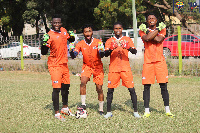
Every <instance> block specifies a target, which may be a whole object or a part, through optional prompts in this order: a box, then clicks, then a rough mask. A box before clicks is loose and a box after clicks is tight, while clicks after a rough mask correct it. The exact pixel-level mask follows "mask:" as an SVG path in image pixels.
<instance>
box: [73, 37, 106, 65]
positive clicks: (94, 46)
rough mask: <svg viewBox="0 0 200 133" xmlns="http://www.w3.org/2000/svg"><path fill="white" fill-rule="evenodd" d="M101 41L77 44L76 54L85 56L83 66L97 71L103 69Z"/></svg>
mask: <svg viewBox="0 0 200 133" xmlns="http://www.w3.org/2000/svg"><path fill="white" fill-rule="evenodd" d="M99 42H101V40H99V39H96V38H92V42H91V43H90V44H88V43H86V41H85V40H82V41H80V42H79V43H77V44H76V47H75V50H74V51H76V52H78V53H79V52H80V51H81V52H82V54H83V65H87V66H89V67H91V68H95V69H103V64H102V62H101V57H100V55H99V50H98V44H99Z"/></svg>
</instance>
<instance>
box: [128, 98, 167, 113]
mask: <svg viewBox="0 0 200 133" xmlns="http://www.w3.org/2000/svg"><path fill="white" fill-rule="evenodd" d="M125 104H126V105H127V106H130V107H131V108H133V103H132V100H131V99H129V100H126V101H125ZM137 104H138V112H139V113H144V109H145V108H144V102H143V101H137ZM149 108H150V111H154V112H158V113H161V114H163V113H164V111H158V110H157V109H155V108H153V107H149ZM130 113H131V114H132V113H133V112H131V111H130Z"/></svg>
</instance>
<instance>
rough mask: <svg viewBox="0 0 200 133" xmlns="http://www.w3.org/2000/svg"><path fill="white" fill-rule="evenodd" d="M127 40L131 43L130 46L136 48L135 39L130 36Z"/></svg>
mask: <svg viewBox="0 0 200 133" xmlns="http://www.w3.org/2000/svg"><path fill="white" fill-rule="evenodd" d="M127 40H128V42H129V43H128V44H129V46H130V47H131V48H133V49H135V46H134V43H133V40H132V39H131V38H130V37H128V38H127Z"/></svg>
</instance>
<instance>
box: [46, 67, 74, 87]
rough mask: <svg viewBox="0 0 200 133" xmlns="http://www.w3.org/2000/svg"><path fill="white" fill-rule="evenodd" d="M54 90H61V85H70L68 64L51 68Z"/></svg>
mask: <svg viewBox="0 0 200 133" xmlns="http://www.w3.org/2000/svg"><path fill="white" fill-rule="evenodd" d="M48 68H49V72H50V75H51V80H52V86H53V88H61V83H64V84H70V78H69V69H68V65H67V64H63V65H60V66H49V67H48Z"/></svg>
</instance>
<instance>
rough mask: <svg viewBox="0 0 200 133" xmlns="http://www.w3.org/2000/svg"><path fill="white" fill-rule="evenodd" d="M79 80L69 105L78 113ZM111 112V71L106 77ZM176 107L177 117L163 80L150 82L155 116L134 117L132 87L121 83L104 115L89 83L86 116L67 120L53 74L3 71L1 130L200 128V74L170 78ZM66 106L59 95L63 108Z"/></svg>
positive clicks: (139, 90)
mask: <svg viewBox="0 0 200 133" xmlns="http://www.w3.org/2000/svg"><path fill="white" fill-rule="evenodd" d="M134 82H135V88H136V93H137V96H138V108H139V110H138V111H139V114H141V115H142V114H143V113H144V107H143V99H142V95H143V86H142V85H141V82H142V81H141V76H134ZM79 84H80V79H79V77H76V76H71V87H70V94H69V106H70V108H71V110H72V112H74V113H75V112H76V107H77V105H80V104H81V103H80V95H79V94H80V93H79ZM103 90H104V95H105V104H104V112H106V94H107V75H105V79H104V86H103ZM168 90H169V94H170V108H171V112H172V113H174V114H175V115H176V118H174V119H171V118H168V117H166V116H165V114H164V113H165V112H164V105H163V100H162V96H161V93H160V88H159V85H158V84H154V85H152V87H151V102H150V110H151V116H150V118H146V119H136V118H134V117H133V109H132V103H131V100H130V95H129V92H128V89H127V88H125V87H122V86H120V87H118V88H117V89H115V92H114V99H113V103H112V112H113V115H114V116H113V117H112V118H110V119H104V118H103V117H102V116H100V115H99V114H98V100H97V93H96V89H95V85H94V83H93V82H92V79H91V81H90V82H89V83H88V84H87V99H86V104H87V112H88V117H87V118H86V119H76V118H75V117H70V116H67V117H66V118H67V121H66V122H61V121H59V120H57V119H55V118H54V114H53V113H54V112H53V105H52V100H51V93H52V86H51V78H50V75H49V73H47V72H44V73H37V72H26V71H1V72H0V110H1V111H0V122H1V124H0V132H30V133H32V132H34V133H36V132H63V133H64V132H70V133H71V132H200V77H189V76H188V77H175V76H170V77H169V84H168ZM61 106H62V103H61V99H60V108H61Z"/></svg>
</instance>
